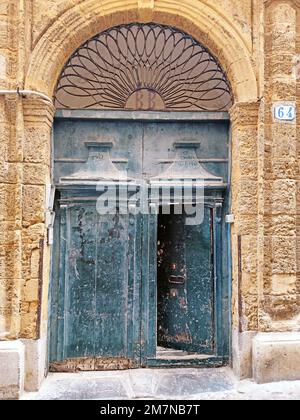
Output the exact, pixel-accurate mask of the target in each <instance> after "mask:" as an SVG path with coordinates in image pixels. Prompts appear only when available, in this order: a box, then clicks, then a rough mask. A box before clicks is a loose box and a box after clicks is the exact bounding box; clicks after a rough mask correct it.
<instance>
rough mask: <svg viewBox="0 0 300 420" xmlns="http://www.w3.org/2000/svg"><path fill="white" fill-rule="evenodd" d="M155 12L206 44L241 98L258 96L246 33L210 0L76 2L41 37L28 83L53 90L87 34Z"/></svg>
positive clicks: (158, 17) (159, 18)
mask: <svg viewBox="0 0 300 420" xmlns="http://www.w3.org/2000/svg"><path fill="white" fill-rule="evenodd" d="M142 6H143V7H142ZM147 11H148V13H147ZM150 18H151V20H152V21H153V22H157V23H161V24H164V25H170V26H176V27H177V28H178V29H181V30H183V31H185V32H187V33H188V34H189V35H191V36H192V37H193V38H195V39H196V40H198V41H199V42H201V43H202V44H203V45H204V46H206V47H207V48H208V49H209V50H210V51H211V52H212V54H213V55H214V56H215V57H217V58H218V60H219V61H220V63H221V65H222V67H223V69H224V71H225V72H226V73H227V76H228V79H229V81H230V83H231V86H232V89H233V94H234V97H235V101H236V102H252V101H256V100H257V80H256V77H255V72H254V69H253V66H252V62H251V53H250V47H249V45H248V44H247V42H246V41H245V39H244V36H243V34H242V33H241V32H240V31H239V30H238V29H237V28H236V27H235V26H233V25H232V24H231V23H230V22H229V21H228V20H226V19H225V18H224V17H223V16H221V15H220V14H219V13H218V12H217V11H216V10H214V9H213V8H212V7H210V6H208V5H207V4H206V2H202V1H192V2H191V1H188V0H174V1H172V2H169V1H167V0H156V1H154V2H153V1H151V2H141V1H140V0H122V1H119V0H115V1H112V0H103V1H101V2H99V1H98V0H84V1H82V2H80V3H79V4H77V5H74V6H73V7H71V8H69V9H68V10H66V11H65V12H64V13H62V15H60V16H59V17H58V18H57V19H56V20H55V21H54V22H52V24H51V25H50V26H49V27H48V28H47V29H46V30H45V32H44V33H43V35H42V36H41V38H40V39H39V41H38V42H37V44H36V46H35V48H34V50H33V52H32V55H31V60H30V63H29V68H28V72H27V75H26V79H25V88H26V89H34V90H38V91H41V92H43V93H45V94H47V95H49V96H52V95H53V92H54V89H55V86H56V83H57V80H58V77H59V75H60V73H61V70H62V68H63V66H64V64H65V63H66V61H67V60H68V58H69V57H70V56H71V54H72V53H73V51H74V50H76V49H77V48H78V47H79V46H80V45H82V44H83V43H84V42H85V41H86V40H88V39H90V38H91V37H93V36H95V35H96V34H97V33H100V32H101V31H103V30H105V29H108V28H110V27H112V26H117V25H120V24H124V23H131V22H142V21H145V20H148V19H150Z"/></svg>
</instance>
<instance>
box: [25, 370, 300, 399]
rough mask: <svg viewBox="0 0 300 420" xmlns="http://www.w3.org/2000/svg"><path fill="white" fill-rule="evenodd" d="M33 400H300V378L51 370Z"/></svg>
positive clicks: (212, 372) (225, 372)
mask: <svg viewBox="0 0 300 420" xmlns="http://www.w3.org/2000/svg"><path fill="white" fill-rule="evenodd" d="M22 399H27V400H28V399H29V400H102V399H109V400H128V399H130V400H134V399H136V400H138V399H149V400H156V399H163V400H173V399H174V400H176V399H183V400H188V399H191V400H282V399H283V400H300V381H295V382H277V383H272V384H264V385H257V384H255V383H254V382H252V381H250V380H246V381H240V382H238V381H236V380H235V379H234V377H233V375H232V372H231V370H230V369H229V368H221V369H138V370H130V371H118V372H81V373H51V374H49V375H48V377H47V379H46V380H45V381H44V383H43V385H42V387H41V389H40V391H39V392H37V393H25V394H24V395H23V397H22Z"/></svg>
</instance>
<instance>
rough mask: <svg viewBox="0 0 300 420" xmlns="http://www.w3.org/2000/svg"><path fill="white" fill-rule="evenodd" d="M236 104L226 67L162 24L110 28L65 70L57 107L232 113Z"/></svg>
mask: <svg viewBox="0 0 300 420" xmlns="http://www.w3.org/2000/svg"><path fill="white" fill-rule="evenodd" d="M232 102H233V99H232V94H231V88H230V84H229V82H228V79H227V77H226V75H225V73H224V72H223V70H222V68H221V66H220V64H219V63H218V61H217V60H216V58H215V57H213V56H212V54H210V52H209V51H208V50H207V49H206V48H205V47H204V46H202V45H201V44H199V43H198V42H197V41H195V40H194V39H193V38H192V37H191V36H189V35H187V34H186V33H184V32H182V31H179V30H177V29H175V28H172V27H168V26H164V25H158V24H154V23H151V24H138V23H134V24H129V25H121V26H117V27H114V28H110V29H108V30H106V31H104V32H102V33H100V34H99V35H97V36H95V37H94V38H92V39H90V40H89V41H87V42H86V43H85V44H83V45H82V46H81V47H80V48H79V49H78V50H77V51H75V52H74V53H73V55H72V56H71V58H70V59H69V61H68V62H67V64H66V65H65V67H64V69H63V71H62V74H61V76H60V79H59V82H58V84H57V88H56V93H55V104H56V107H57V108H73V109H76V108H77V109H79V108H98V109H99V108H102V109H103V108H104V109H144V110H145V109H148V110H167V111H172V110H173V111H174V110H177V111H184V110H186V111H188V110H196V111H227V110H228V109H229V108H230V107H231V105H232Z"/></svg>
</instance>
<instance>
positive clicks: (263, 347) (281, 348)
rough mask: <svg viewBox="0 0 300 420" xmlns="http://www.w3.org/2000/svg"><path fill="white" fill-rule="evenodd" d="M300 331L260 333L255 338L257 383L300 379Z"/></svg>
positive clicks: (254, 357)
mask: <svg viewBox="0 0 300 420" xmlns="http://www.w3.org/2000/svg"><path fill="white" fill-rule="evenodd" d="M299 361H300V333H296V332H287V333H281V332H280V333H259V334H257V336H256V337H255V338H254V340H253V376H254V379H255V381H256V382H257V383H260V384H261V383H267V382H276V381H284V380H299V379H300V362H299Z"/></svg>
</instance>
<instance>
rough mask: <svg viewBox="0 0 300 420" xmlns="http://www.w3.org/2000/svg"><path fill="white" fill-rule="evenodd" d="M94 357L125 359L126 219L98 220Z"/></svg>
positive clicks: (112, 216) (126, 290)
mask: <svg viewBox="0 0 300 420" xmlns="http://www.w3.org/2000/svg"><path fill="white" fill-rule="evenodd" d="M97 236H98V238H97V263H96V270H95V271H96V273H95V276H96V293H95V297H94V298H95V301H96V302H95V305H96V308H97V317H95V355H97V356H98V357H100V356H121V357H122V356H123V357H125V356H126V353H127V323H128V322H127V305H128V269H129V267H128V258H129V255H128V216H127V215H121V214H118V213H117V214H115V215H106V216H104V217H99V223H98V232H97Z"/></svg>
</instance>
